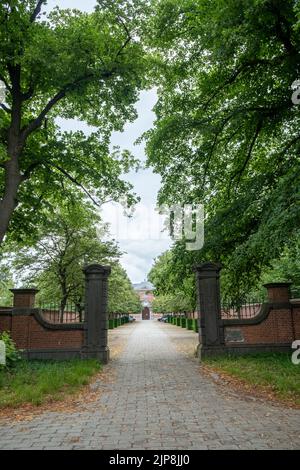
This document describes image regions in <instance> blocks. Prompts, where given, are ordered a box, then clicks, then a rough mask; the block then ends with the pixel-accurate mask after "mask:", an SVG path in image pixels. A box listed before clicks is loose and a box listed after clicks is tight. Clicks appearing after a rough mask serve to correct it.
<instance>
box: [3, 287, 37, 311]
mask: <svg viewBox="0 0 300 470" xmlns="http://www.w3.org/2000/svg"><path fill="white" fill-rule="evenodd" d="M10 291H11V292H12V293H13V294H14V303H13V307H14V308H34V304H35V296H36V294H37V293H38V289H35V288H32V289H10Z"/></svg>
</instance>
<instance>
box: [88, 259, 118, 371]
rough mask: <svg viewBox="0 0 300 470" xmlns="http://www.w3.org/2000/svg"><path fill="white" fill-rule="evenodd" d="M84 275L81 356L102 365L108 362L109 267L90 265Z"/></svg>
mask: <svg viewBox="0 0 300 470" xmlns="http://www.w3.org/2000/svg"><path fill="white" fill-rule="evenodd" d="M83 272H84V274H85V341H84V348H83V351H82V353H83V356H84V357H89V358H97V359H99V360H100V361H101V362H102V363H103V364H107V362H108V360H109V349H108V345H107V326H108V313H107V300H108V277H109V275H110V272H111V268H110V267H109V266H102V265H100V264H92V265H89V266H86V267H85V268H84V269H83Z"/></svg>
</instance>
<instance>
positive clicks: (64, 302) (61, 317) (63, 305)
mask: <svg viewBox="0 0 300 470" xmlns="http://www.w3.org/2000/svg"><path fill="white" fill-rule="evenodd" d="M66 305H67V298H66V297H63V298H62V299H61V301H60V310H59V322H60V323H63V322H64V313H65V309H66Z"/></svg>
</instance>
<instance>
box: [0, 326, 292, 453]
mask: <svg viewBox="0 0 300 470" xmlns="http://www.w3.org/2000/svg"><path fill="white" fill-rule="evenodd" d="M121 331H122V335H123V341H124V337H125V339H126V342H125V347H124V349H123V351H122V353H119V354H116V355H114V358H113V360H112V361H111V363H110V365H109V366H106V375H107V374H108V375H109V376H110V377H111V380H108V381H107V380H103V381H101V380H100V381H99V382H98V383H95V384H93V387H94V388H95V390H96V392H97V394H99V397H98V398H97V399H96V400H95V401H94V402H92V403H89V404H88V406H87V407H83V408H82V409H81V406H80V405H78V409H76V410H75V411H74V412H71V413H64V412H57V411H53V412H49V411H46V412H43V413H42V414H40V415H37V416H36V417H34V418H33V419H31V420H28V421H23V422H14V421H12V420H11V421H7V420H6V421H2V422H0V449H155V450H159V449H184V450H188V449H240V448H241V449H296V448H298V449H299V448H300V438H299V424H300V411H297V410H290V409H287V408H285V407H278V406H274V405H272V404H271V403H264V402H262V401H260V400H258V401H257V400H256V401H251V400H247V399H243V398H239V397H237V396H235V395H233V394H232V393H231V392H230V391H229V390H228V391H226V389H225V390H224V387H220V386H219V385H217V384H216V383H215V382H214V381H213V380H212V379H210V378H209V377H207V376H205V375H204V374H202V373H201V367H200V366H199V363H198V362H197V361H196V360H195V359H193V358H192V357H190V355H189V354H188V353H187V351H186V349H185V348H180V344H181V342H182V345H184V344H187V342H190V343H189V344H193V343H195V338H196V335H195V333H193V332H190V331H186V330H184V329H181V328H178V327H175V326H172V325H165V324H160V323H159V322H157V321H143V322H142V321H138V322H136V324H133V325H126V326H123V327H120V328H118V329H117V330H115V331H112V332H111V335H112V338H113V341H112V344H113V347H117V344H118V341H117V339H116V338H117V336H116V335H118V334H120V332H121ZM118 332H119V333H118ZM114 335H115V336H114Z"/></svg>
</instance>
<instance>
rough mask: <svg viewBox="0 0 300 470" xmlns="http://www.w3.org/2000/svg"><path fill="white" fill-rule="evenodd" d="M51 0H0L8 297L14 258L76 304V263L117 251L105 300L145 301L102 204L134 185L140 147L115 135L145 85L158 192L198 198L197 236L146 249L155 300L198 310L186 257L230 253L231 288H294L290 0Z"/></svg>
mask: <svg viewBox="0 0 300 470" xmlns="http://www.w3.org/2000/svg"><path fill="white" fill-rule="evenodd" d="M45 4H46V1H44V0H24V1H23V0H22V1H21V0H6V1H2V2H1V5H0V81H1V82H2V83H4V85H5V99H4V101H3V102H1V103H0V255H1V261H0V263H1V271H0V289H1V295H2V296H3V301H5V302H7V301H8V300H7V298H6V297H5V296H6V295H7V294H4V291H5V292H6V291H7V287H10V286H11V285H12V283H13V278H14V276H16V273H21V274H20V276H24V282H30V283H32V282H35V283H36V284H37V285H38V286H39V287H40V289H41V292H40V297H41V299H43V300H45V301H48V299H50V298H51V299H55V300H57V301H58V302H60V303H61V305H62V307H63V305H64V304H66V302H67V301H68V300H72V301H73V302H75V303H80V302H81V301H82V295H83V284H82V266H83V265H84V264H85V263H86V262H90V261H96V260H97V261H99V262H101V263H108V264H111V265H112V266H113V273H112V276H111V280H110V282H111V284H112V285H113V286H118V288H117V287H113V288H112V289H111V290H113V291H114V292H115V293H117V292H118V293H119V298H118V297H117V294H116V297H112V298H110V310H111V311H118V310H122V309H127V310H128V311H130V310H131V311H134V310H135V309H136V310H138V309H139V308H140V304H139V303H138V301H137V297H136V296H135V294H134V292H133V291H132V288H131V284H130V282H129V280H128V277H127V275H126V273H125V272H124V270H123V269H122V268H121V266H120V262H119V260H120V256H121V253H120V252H119V248H118V246H117V244H116V242H115V241H112V240H111V239H110V238H109V235H108V229H107V227H106V226H105V225H104V224H103V223H102V221H101V220H100V219H99V217H98V215H97V207H99V206H101V204H103V203H104V202H106V201H108V200H112V201H121V202H122V203H123V204H124V205H125V206H127V207H128V206H133V205H134V204H135V202H136V201H137V200H138V196H137V195H135V194H134V192H133V190H132V186H131V185H130V184H129V183H128V182H127V181H126V179H125V178H124V174H126V173H127V172H128V171H130V170H132V169H135V168H138V165H139V162H138V161H137V160H136V159H135V157H134V155H132V154H131V153H130V152H128V151H123V152H120V150H119V149H118V148H115V149H111V148H110V139H111V134H112V132H113V131H120V130H122V129H123V128H124V125H125V123H127V122H131V121H133V120H134V119H135V118H136V109H135V103H136V102H137V99H138V96H139V92H140V91H141V90H143V89H145V88H149V87H155V88H156V89H157V94H158V101H157V104H156V106H155V108H154V111H155V115H156V119H155V122H154V125H153V128H152V129H151V130H149V131H148V132H147V133H146V134H145V135H144V136H141V139H142V140H144V141H145V143H146V154H147V165H148V166H149V167H151V168H153V170H154V172H156V173H158V174H159V175H160V176H161V181H162V185H161V189H160V192H159V195H158V202H159V204H160V205H163V204H167V205H172V204H175V203H176V204H182V205H184V204H194V205H196V204H204V208H205V244H204V246H203V248H202V249H201V250H197V251H186V249H185V240H182V241H177V242H175V243H174V244H173V246H172V247H171V249H170V250H169V251H168V252H166V253H164V254H163V255H161V256H160V257H159V258H158V259H156V260H155V263H154V266H153V268H152V270H151V272H150V274H149V280H150V281H151V282H152V283H153V284H154V285H155V288H156V294H157V299H156V301H155V304H154V307H155V310H157V311H158V310H159V309H161V311H166V310H176V309H177V310H182V311H184V310H194V309H195V306H196V296H195V282H194V274H193V266H194V265H195V264H197V263H201V262H203V261H207V260H210V261H219V262H221V263H222V264H223V266H224V268H223V276H222V295H223V296H224V297H225V298H228V299H230V300H235V299H241V298H243V297H245V296H246V295H250V294H253V295H254V294H257V295H258V294H259V293H260V292H261V291H260V286H261V284H262V283H263V282H264V281H269V280H291V281H293V283H294V289H295V293H297V292H298V293H299V294H300V267H299V259H300V258H299V254H300V253H299V250H300V248H299V243H300V223H299V222H300V172H299V169H300V157H299V150H300V106H299V105H297V104H295V103H294V102H293V101H292V99H291V98H292V93H293V90H292V85H293V83H294V82H295V81H296V80H297V79H298V80H299V79H300V4H299V2H295V1H294V0H149V1H147V0H114V1H113V0H98V1H97V2H95V4H96V8H95V10H94V12H93V13H90V14H88V13H83V12H80V11H78V10H60V9H59V8H58V9H55V10H53V11H52V12H51V13H49V14H47V15H45V14H44V6H45ZM58 118H60V119H77V120H80V121H82V122H83V123H85V124H86V125H87V126H90V132H89V133H87V134H86V133H83V132H81V131H75V130H74V131H72V132H66V131H62V130H61V128H60V126H59V124H58V123H59V122H61V121H59V120H58ZM137 177H138V176H137ZM107 240H109V241H107ZM25 279H26V281H25ZM4 286H5V287H4ZM4 297H5V298H4ZM0 303H2V301H1V302H0Z"/></svg>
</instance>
